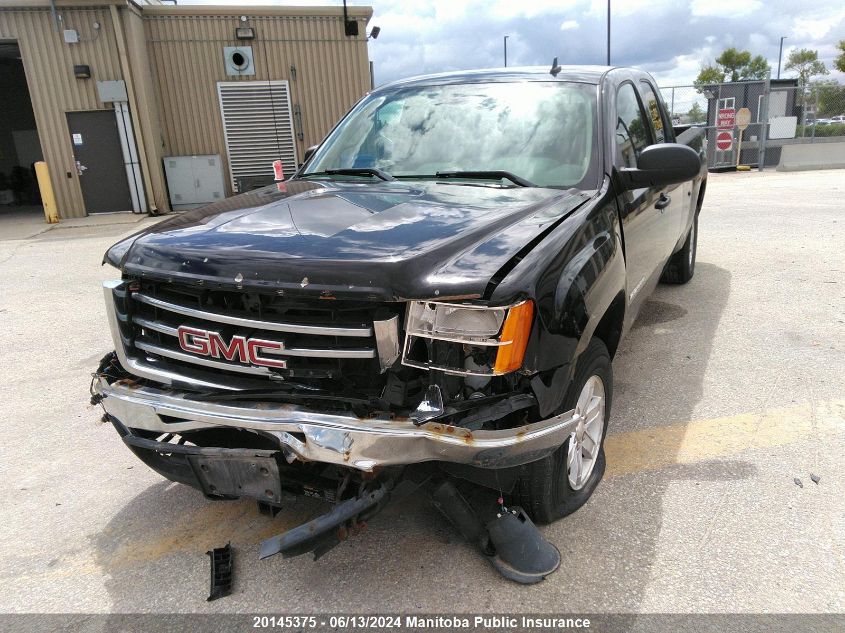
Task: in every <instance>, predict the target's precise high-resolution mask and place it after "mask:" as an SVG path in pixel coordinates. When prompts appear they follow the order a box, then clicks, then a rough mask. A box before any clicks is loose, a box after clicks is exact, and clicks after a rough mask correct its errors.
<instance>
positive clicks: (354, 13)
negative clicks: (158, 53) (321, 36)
mask: <svg viewBox="0 0 845 633" xmlns="http://www.w3.org/2000/svg"><path fill="white" fill-rule="evenodd" d="M0 1H2V0H0ZM142 11H143V12H144V15H156V16H159V15H188V16H190V15H236V16H240V15H247V16H275V17H314V16H319V17H342V16H343V7H339V6H319V7H318V6H276V5H262V6H257V5H202V4H190V5H189V4H184V5H183V4H177V5H170V4H146V5H144V6H143V7H142ZM347 13H348V14H349V17H352V18H366V19H367V20H369V19H370V18H371V17H372V16H373V8H372V7H366V6H357V7H348V8H347Z"/></svg>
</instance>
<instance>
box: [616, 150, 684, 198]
mask: <svg viewBox="0 0 845 633" xmlns="http://www.w3.org/2000/svg"><path fill="white" fill-rule="evenodd" d="M700 170H701V158H699V156H698V154H697V153H696V151H695V150H694V149H692V148H691V147H688V146H687V145H681V144H679V143H658V144H656V145H649V146H648V147H646V148H645V149H644V150H643V151H642V152H640V157H639V158H638V159H637V168H636V169H630V168H622V169H620V170H619V178H620V179H621V181H622V184H623V185H624V187H625V189H639V188H641V187H663V186H665V185H674V184H677V183H681V182H685V181H687V180H692V179H693V178H695V176H696V175H697V174H698V172H699V171H700Z"/></svg>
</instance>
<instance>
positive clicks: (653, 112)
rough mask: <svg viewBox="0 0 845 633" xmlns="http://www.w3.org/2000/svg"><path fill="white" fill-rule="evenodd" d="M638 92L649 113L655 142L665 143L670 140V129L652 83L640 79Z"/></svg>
mask: <svg viewBox="0 0 845 633" xmlns="http://www.w3.org/2000/svg"><path fill="white" fill-rule="evenodd" d="M640 92H641V94H642V96H643V103H644V104H645V107H646V111H647V112H648V115H649V117H648V118H649V120H650V122H651V131H652V134H653V135H654V142H655V143H665V142H667V141H672V140H673V138H672V129H671V127H670V126H669V125H667V122H666V120H665V118H664V115H663V112H662V109H661V108H660V105H659V104H658V102H657V99H658V97H657V95H656V93H655V91H654V88H653V87H652V85H651V84H650V83H649V82H647V81H646V80H644V79H643V80H640Z"/></svg>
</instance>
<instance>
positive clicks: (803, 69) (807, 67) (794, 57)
mask: <svg viewBox="0 0 845 633" xmlns="http://www.w3.org/2000/svg"><path fill="white" fill-rule="evenodd" d="M785 68H786V70H794V71H795V72H797V73H798V83H799V85H801V86H806V85H807V84H809V83H810V79H811V78H812V77H814V76H815V75H827V74H828V72H827V67H826V66H825V65H824V62H820V61H819V53H818V51H811V50H810V49H809V48H801V49H798V50H794V51H792V52H791V53H790V54H789V57H787V58H786V66H785Z"/></svg>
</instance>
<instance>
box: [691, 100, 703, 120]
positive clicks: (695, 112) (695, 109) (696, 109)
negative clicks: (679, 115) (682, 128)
mask: <svg viewBox="0 0 845 633" xmlns="http://www.w3.org/2000/svg"><path fill="white" fill-rule="evenodd" d="M687 118H688V119H689V122H690V123H704V120H705V118H706V115H705V114H704V110H703V109H702V108H701V106H700V105H698V102H695V103H693V104H692V107H691V108H690V109H689V112H687Z"/></svg>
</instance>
